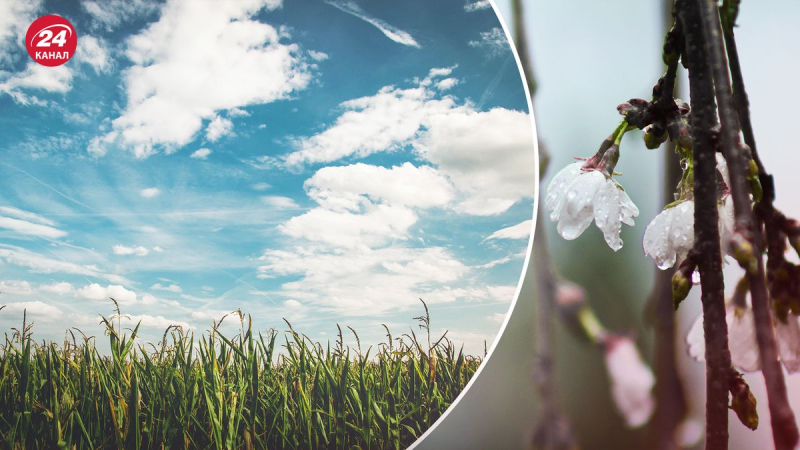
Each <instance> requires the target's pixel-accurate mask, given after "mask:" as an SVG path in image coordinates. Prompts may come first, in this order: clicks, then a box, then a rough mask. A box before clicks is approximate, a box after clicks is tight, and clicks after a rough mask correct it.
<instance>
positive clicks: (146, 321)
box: [124, 314, 195, 331]
mask: <svg viewBox="0 0 800 450" xmlns="http://www.w3.org/2000/svg"><path fill="white" fill-rule="evenodd" d="M124 319H125V320H129V321H130V322H131V323H132V324H133V325H135V324H137V323H140V324H141V326H142V327H145V328H158V329H162V330H164V329H166V328H167V327H169V326H173V325H177V326H179V327H181V328H183V329H184V331H189V330H194V328H195V327H193V326H192V325H190V324H189V323H188V322H184V321H182V320H174V319H168V318H166V317H164V316H151V315H149V314H140V315H135V316H130V318H129V319H128V318H124Z"/></svg>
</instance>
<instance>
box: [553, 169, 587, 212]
mask: <svg viewBox="0 0 800 450" xmlns="http://www.w3.org/2000/svg"><path fill="white" fill-rule="evenodd" d="M582 166H583V162H581V161H578V162H576V163H572V164H570V165H568V166H567V167H564V168H563V169H561V170H560V171H559V172H558V173H557V174H556V176H554V177H553V179H552V180H551V181H550V184H549V185H547V196H546V197H545V199H544V206H545V209H547V210H548V211H551V212H556V211H558V210H559V209H560V208H558V207H557V206H558V205H559V204H560V203H561V201H562V199H563V198H564V195H565V194H566V192H567V191H566V188H567V186H568V185H569V184H572V181H573V180H575V178H577V177H578V175H580V174H581V167H582ZM551 218H552V217H551ZM552 220H558V218H552Z"/></svg>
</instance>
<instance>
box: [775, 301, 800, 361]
mask: <svg viewBox="0 0 800 450" xmlns="http://www.w3.org/2000/svg"><path fill="white" fill-rule="evenodd" d="M776 322H777V323H776V324H775V337H776V339H777V340H778V353H779V354H780V356H781V361H783V365H784V367H786V370H788V371H789V373H795V372H800V323H799V322H798V318H797V316H793V315H792V314H791V313H790V314H789V317H788V318H787V321H786V323H783V322H782V321H781V320H780V319H778V320H776Z"/></svg>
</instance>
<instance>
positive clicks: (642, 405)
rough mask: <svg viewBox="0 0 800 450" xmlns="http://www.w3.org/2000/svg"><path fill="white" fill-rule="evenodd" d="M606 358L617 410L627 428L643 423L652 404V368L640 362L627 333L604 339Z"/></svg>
mask: <svg viewBox="0 0 800 450" xmlns="http://www.w3.org/2000/svg"><path fill="white" fill-rule="evenodd" d="M605 360H606V369H607V370H608V376H609V378H610V379H611V395H612V397H613V398H614V403H616V405H617V409H618V410H619V411H620V412H621V413H622V415H623V417H624V418H625V422H626V423H627V424H628V426H629V427H631V428H636V427H639V426H642V425H644V424H645V423H647V421H648V420H650V416H651V415H652V414H653V409H654V407H655V402H654V400H653V394H652V390H653V385H654V384H655V377H654V376H653V372H652V370H650V368H649V367H648V366H647V365H646V364H645V363H644V361H642V357H641V356H640V355H639V351H638V350H637V349H636V345H634V343H633V340H632V339H631V338H630V337H626V336H609V337H608V338H606V340H605Z"/></svg>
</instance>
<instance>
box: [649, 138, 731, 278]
mask: <svg viewBox="0 0 800 450" xmlns="http://www.w3.org/2000/svg"><path fill="white" fill-rule="evenodd" d="M717 170H719V172H720V174H721V175H722V178H723V180H724V181H725V184H726V186H730V179H729V176H728V165H727V164H726V163H725V158H723V157H722V155H720V154H719V153H718V154H717ZM718 211H719V237H720V248H721V250H722V254H723V255H725V254H726V253H727V252H728V250H729V248H728V247H729V246H728V243H729V240H730V236H731V234H732V233H733V227H734V218H733V198H732V197H731V196H730V195H729V194H725V195H723V197H722V200H721V201H720V202H719V209H718ZM693 245H694V201H693V200H692V199H686V200H684V201H682V202H680V203H678V204H677V205H674V206H672V207H670V208H667V209H665V210H663V211H661V212H660V213H659V214H658V215H657V216H656V217H655V218H654V219H653V220H652V221H651V222H650V224H648V225H647V228H646V229H645V231H644V240H643V247H644V254H645V255H647V256H649V257H651V258H653V260H654V261H655V262H656V265H657V266H658V268H659V269H662V270H666V269H668V268H670V267H672V266H674V265H675V263H676V262H678V263H680V261H682V260H683V259H684V258H686V255H687V254H688V253H689V250H691V249H692V246H693Z"/></svg>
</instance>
